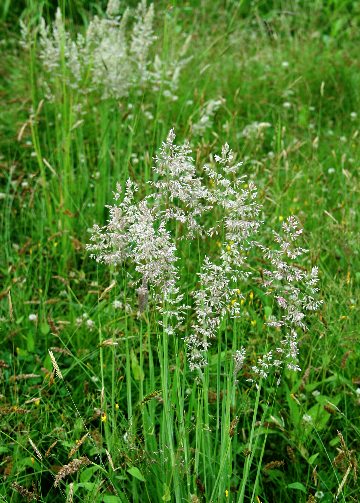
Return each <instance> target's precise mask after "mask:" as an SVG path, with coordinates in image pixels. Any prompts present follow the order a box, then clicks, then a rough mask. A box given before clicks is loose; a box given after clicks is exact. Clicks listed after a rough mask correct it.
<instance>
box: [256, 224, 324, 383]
mask: <svg viewBox="0 0 360 503" xmlns="http://www.w3.org/2000/svg"><path fill="white" fill-rule="evenodd" d="M273 234H274V239H275V242H276V243H277V245H278V249H270V248H268V247H265V246H263V245H261V244H258V246H259V248H260V249H261V250H262V252H263V254H264V257H265V259H267V260H268V261H269V262H270V266H271V269H265V270H264V271H263V274H264V278H265V281H264V286H265V287H266V288H268V290H267V292H266V294H267V295H270V294H271V295H272V296H273V297H274V299H275V301H276V304H277V306H278V308H279V310H280V312H281V313H282V314H281V316H280V318H279V319H276V318H274V317H273V318H272V319H271V320H269V321H268V322H267V325H268V326H270V327H271V326H272V327H276V328H278V329H279V328H282V327H283V328H284V330H285V332H286V336H285V339H283V340H282V341H281V345H280V347H278V348H277V349H276V354H277V355H278V358H280V359H278V358H274V354H273V351H270V352H269V353H268V354H267V355H265V356H264V357H263V359H262V360H259V361H258V364H257V365H256V366H254V367H252V370H253V371H254V373H255V374H257V375H260V376H261V377H267V375H268V372H269V369H270V368H271V367H274V368H276V369H280V368H282V367H283V366H284V365H285V366H286V368H287V369H289V370H293V371H298V370H300V367H299V366H298V363H297V361H298V352H299V350H298V344H297V341H298V333H297V330H299V329H301V330H303V331H304V330H307V326H306V323H305V319H306V312H307V311H316V310H318V309H319V308H320V306H321V304H322V301H321V300H317V299H316V296H317V294H318V291H319V289H318V287H317V284H318V282H319V278H318V268H317V267H313V268H312V269H311V271H310V272H308V271H306V270H305V269H303V268H302V267H300V266H299V265H297V264H296V263H293V262H292V261H294V260H296V259H298V258H299V257H301V256H302V255H304V254H305V253H307V250H306V249H304V248H302V247H300V246H297V245H296V241H297V240H298V239H299V238H300V236H301V234H302V229H301V228H300V227H299V222H298V221H297V219H296V218H295V217H294V216H291V217H289V218H288V219H287V220H286V221H285V222H283V224H282V234H279V233H277V232H275V231H273Z"/></svg>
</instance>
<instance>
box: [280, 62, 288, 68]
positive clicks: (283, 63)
mask: <svg viewBox="0 0 360 503" xmlns="http://www.w3.org/2000/svg"><path fill="white" fill-rule="evenodd" d="M281 66H282V67H283V68H289V62H288V61H283V62H282V63H281Z"/></svg>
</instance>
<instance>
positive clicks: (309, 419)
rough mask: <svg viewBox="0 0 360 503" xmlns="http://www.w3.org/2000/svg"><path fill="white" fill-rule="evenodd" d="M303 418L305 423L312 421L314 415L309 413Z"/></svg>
mask: <svg viewBox="0 0 360 503" xmlns="http://www.w3.org/2000/svg"><path fill="white" fill-rule="evenodd" d="M302 419H303V421H304V422H305V423H312V417H311V416H310V415H309V414H304V415H303V417H302Z"/></svg>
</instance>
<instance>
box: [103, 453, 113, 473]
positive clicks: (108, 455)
mask: <svg viewBox="0 0 360 503" xmlns="http://www.w3.org/2000/svg"><path fill="white" fill-rule="evenodd" d="M105 452H106V456H107V458H108V461H109V465H110V466H111V469H112V471H113V472H114V471H115V466H114V463H113V460H112V457H111V454H110V452H109V451H108V450H107V449H105Z"/></svg>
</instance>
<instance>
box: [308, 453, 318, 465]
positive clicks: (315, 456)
mask: <svg viewBox="0 0 360 503" xmlns="http://www.w3.org/2000/svg"><path fill="white" fill-rule="evenodd" d="M318 455H319V453H318V452H317V453H316V454H313V455H312V456H310V457H309V459H308V463H309V465H312V464H313V463H314V461H315V460H316V458H317V457H318Z"/></svg>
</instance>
